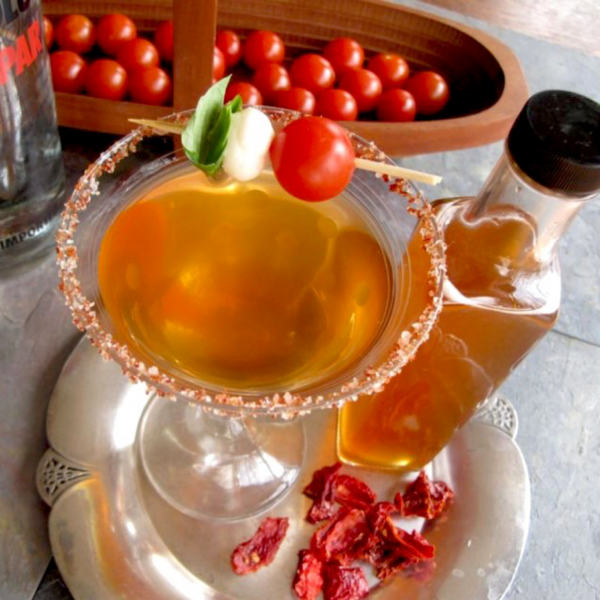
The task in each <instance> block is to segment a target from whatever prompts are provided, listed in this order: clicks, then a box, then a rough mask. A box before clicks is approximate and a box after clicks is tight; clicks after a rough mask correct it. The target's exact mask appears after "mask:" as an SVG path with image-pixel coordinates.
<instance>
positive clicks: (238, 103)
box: [227, 94, 244, 114]
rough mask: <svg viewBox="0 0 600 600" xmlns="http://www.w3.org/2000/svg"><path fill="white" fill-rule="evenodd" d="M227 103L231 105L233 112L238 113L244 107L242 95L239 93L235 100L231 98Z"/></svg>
mask: <svg viewBox="0 0 600 600" xmlns="http://www.w3.org/2000/svg"><path fill="white" fill-rule="evenodd" d="M227 104H230V105H231V112H232V114H233V113H236V112H240V110H242V108H243V107H244V103H243V102H242V97H241V96H240V95H239V94H238V95H237V96H236V97H235V98H234V99H233V100H230V101H229V102H228V103H227Z"/></svg>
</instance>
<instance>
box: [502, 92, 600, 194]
mask: <svg viewBox="0 0 600 600" xmlns="http://www.w3.org/2000/svg"><path fill="white" fill-rule="evenodd" d="M508 149H509V151H510V153H511V155H512V157H513V159H514V161H515V162H516V163H517V165H518V166H519V168H520V169H521V170H522V171H523V172H524V173H525V174H526V175H528V176H529V177H531V179H533V180H534V181H536V182H537V183H539V184H540V185H543V186H544V187H547V188H549V189H551V190H554V191H557V192H562V193H565V194H573V195H578V196H581V195H589V194H593V193H594V192H596V191H598V190H600V104H597V103H596V102H594V101H592V100H590V99H589V98H586V97H584V96H580V95H579V94H574V93H572V92H563V91H559V90H549V91H545V92H540V93H538V94H535V95H534V96H532V97H531V98H529V100H528V101H527V103H526V104H525V106H524V107H523V110H522V111H521V113H520V114H519V116H518V117H517V120H516V121H515V123H514V125H513V126H512V129H511V130H510V133H509V134H508Z"/></svg>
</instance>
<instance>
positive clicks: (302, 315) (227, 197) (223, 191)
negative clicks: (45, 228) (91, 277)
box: [98, 165, 393, 389]
mask: <svg viewBox="0 0 600 600" xmlns="http://www.w3.org/2000/svg"><path fill="white" fill-rule="evenodd" d="M98 275H99V286H100V290H101V295H102V301H103V303H104V305H105V307H106V309H107V310H108V312H109V313H110V316H111V319H112V321H113V323H114V327H115V335H116V336H117V338H118V339H119V340H120V341H121V342H125V343H127V344H128V345H130V346H132V347H134V348H136V351H137V353H139V354H140V355H141V356H145V357H148V360H149V361H151V362H152V363H154V364H159V365H161V366H168V367H169V368H171V369H175V370H176V371H180V372H182V373H184V374H186V375H188V376H192V377H194V378H196V379H199V380H201V381H206V382H209V383H211V384H218V385H222V386H225V387H228V388H238V389H240V388H241V389H261V388H262V389H269V388H286V387H287V388H294V387H296V386H299V385H308V384H310V382H313V381H315V380H319V381H320V380H325V379H327V377H328V376H329V377H335V375H336V373H339V372H340V370H341V369H343V368H345V367H347V366H348V365H350V364H353V362H354V361H356V360H360V359H361V358H362V357H363V356H364V355H365V353H366V352H368V351H369V350H370V349H371V347H372V344H373V343H374V342H375V341H376V340H377V339H378V336H379V334H380V332H381V330H382V328H383V326H384V324H385V322H386V315H387V314H388V308H389V303H390V302H391V298H392V297H393V293H392V280H393V277H392V274H391V272H390V263H389V260H388V258H387V253H386V251H385V250H384V248H383V246H382V245H381V244H380V242H379V239H378V234H377V233H376V232H375V231H372V230H371V228H370V226H369V225H368V223H367V221H366V220H365V219H364V218H363V215H362V213H361V210H360V209H359V208H358V207H355V206H354V205H353V204H352V203H351V202H350V201H348V200H346V199H344V197H343V196H340V197H338V198H335V199H333V200H330V201H327V202H320V203H310V202H303V201H301V200H298V199H297V198H294V197H292V196H290V195H289V194H286V193H285V192H284V190H283V189H282V188H281V187H280V186H279V184H278V183H277V181H276V179H275V177H274V176H273V174H272V173H271V172H267V171H265V172H263V174H262V175H260V176H259V177H258V178H257V179H255V180H252V181H249V182H244V183H243V182H237V181H234V180H227V181H225V182H223V183H218V182H214V181H210V180H209V179H208V178H207V177H206V176H205V175H204V174H203V173H202V172H201V171H198V170H197V169H196V168H195V167H193V166H192V165H189V167H186V169H184V172H183V173H182V174H180V175H176V176H171V177H170V178H169V179H166V180H164V181H162V182H159V183H157V185H156V186H154V187H153V188H152V189H151V190H150V191H148V192H147V193H145V194H144V195H142V197H139V198H137V199H134V200H133V201H132V203H131V204H129V205H128V206H126V207H125V208H124V209H123V210H122V211H121V212H120V213H119V214H118V215H117V216H116V218H115V220H114V221H113V222H112V224H111V225H110V226H109V228H108V229H107V231H106V233H105V235H104V238H103V241H102V245H101V248H100V255H99V263H98Z"/></svg>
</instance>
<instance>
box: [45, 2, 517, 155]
mask: <svg viewBox="0 0 600 600" xmlns="http://www.w3.org/2000/svg"><path fill="white" fill-rule="evenodd" d="M216 4H217V3H216V0H202V1H194V2H191V1H189V0H174V1H173V3H172V4H171V2H170V1H169V0H153V1H152V2H147V3H143V2H139V1H135V0H127V1H123V0H102V1H99V2H90V1H89V0H87V1H86V0H44V12H45V14H47V15H48V16H50V17H51V18H52V17H56V16H58V15H62V14H68V13H75V12H79V13H82V14H87V15H88V16H90V17H91V18H98V17H100V16H102V15H103V14H109V13H112V12H123V13H126V14H128V15H129V16H131V17H132V18H133V19H134V20H135V21H136V23H138V25H139V26H140V29H142V30H144V29H148V30H150V29H152V28H153V27H154V26H155V25H156V23H157V22H158V21H160V20H162V19H167V18H173V19H174V22H175V56H176V60H175V64H174V65H173V73H174V103H173V106H170V107H152V106H145V105H141V104H135V103H132V102H112V101H108V100H99V99H96V98H90V97H86V96H76V95H70V94H60V93H59V94H57V95H56V97H57V112H58V118H59V123H60V124H61V125H66V126H69V127H77V128H81V129H89V130H94V131H104V132H110V133H126V132H127V131H129V130H130V129H131V124H130V123H128V121H127V119H129V118H133V117H138V118H139V117H147V118H157V117H159V116H162V115H166V114H169V113H170V112H173V111H174V110H182V109H186V108H192V107H193V106H194V105H195V103H196V101H197V98H198V96H199V95H200V94H201V93H202V92H203V91H204V89H206V87H207V86H208V85H210V79H211V70H212V45H213V40H214V32H215V28H216V24H217V20H218V26H219V27H220V28H229V29H234V30H236V31H238V32H239V33H240V34H242V35H245V34H247V33H248V32H250V31H251V30H254V29H270V30H273V31H276V32H278V33H279V34H280V35H281V37H282V38H283V39H284V41H285V42H286V45H287V48H288V51H289V55H290V56H294V55H297V54H299V53H301V52H305V51H317V52H320V51H322V49H323V47H324V46H325V44H326V43H327V42H328V41H330V40H332V39H334V38H336V37H352V38H354V39H356V40H357V41H358V42H360V43H361V44H362V45H363V47H364V48H365V50H366V54H367V57H369V56H372V55H374V54H377V53H378V52H382V51H388V52H390V51H391V52H397V53H398V54H400V55H402V56H404V57H405V58H406V59H407V60H408V62H409V64H410V66H411V70H413V71H421V70H434V71H437V72H439V73H440V74H442V75H443V76H444V77H445V78H446V79H447V80H448V82H449V85H450V91H451V99H450V102H449V103H448V105H447V106H446V108H445V109H444V111H443V112H442V113H440V114H439V115H437V116H436V117H435V118H433V119H431V120H419V121H415V122H413V123H381V122H376V121H366V120H360V121H356V122H353V123H349V124H345V125H347V126H348V127H349V128H350V129H352V130H353V131H355V132H356V133H358V134H359V135H362V136H363V137H365V138H366V139H369V140H373V141H374V142H375V143H376V144H377V145H378V146H379V147H380V148H381V149H382V150H384V151H385V152H386V153H388V154H391V155H393V156H408V155H411V154H422V153H427V152H438V151H443V150H454V149H459V148H468V147H473V146H479V145H482V144H487V143H491V142H494V141H497V140H500V139H502V138H504V137H505V136H506V135H507V133H508V130H509V129H510V126H511V125H512V123H513V121H514V120H515V118H516V116H517V114H518V113H519V111H520V110H521V108H522V106H523V104H524V103H525V101H526V100H527V96H528V92H527V84H526V81H525V77H524V75H523V71H522V69H521V66H520V64H519V61H518V59H517V57H516V56H515V55H514V54H513V52H512V51H511V50H510V49H509V48H508V47H506V46H505V45H504V44H503V43H501V42H500V41H498V40H497V39H495V38H494V37H492V36H490V35H487V34H485V33H483V32H481V31H478V30H476V29H473V28H471V27H467V26H465V25H462V24H459V23H454V22H452V21H449V20H446V19H442V18H439V17H437V16H433V15H430V14H427V13H424V12H421V11H417V10H413V9H409V8H405V7H402V6H398V5H396V4H391V3H389V2H383V1H382V0H327V1H324V0H275V1H272V0H244V1H243V2H240V1H239V0H221V2H220V3H219V6H218V12H217V5H216Z"/></svg>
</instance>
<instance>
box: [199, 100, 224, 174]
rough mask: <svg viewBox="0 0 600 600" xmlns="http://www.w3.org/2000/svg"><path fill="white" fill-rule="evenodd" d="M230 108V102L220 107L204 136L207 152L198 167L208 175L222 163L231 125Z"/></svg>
mask: <svg viewBox="0 0 600 600" xmlns="http://www.w3.org/2000/svg"><path fill="white" fill-rule="evenodd" d="M231 108H232V107H231V105H230V104H226V105H225V106H224V107H223V108H222V110H221V114H220V115H219V118H218V119H217V122H216V123H215V125H214V127H213V128H212V129H211V130H210V131H209V133H208V135H207V136H206V146H207V148H208V153H207V155H206V158H205V159H204V161H203V162H202V164H201V165H200V168H201V169H202V170H203V171H204V172H205V173H207V174H208V175H213V174H214V173H215V171H216V170H217V169H218V168H219V167H220V166H221V165H222V164H223V158H224V155H225V147H226V146H227V140H228V138H229V129H230V127H231Z"/></svg>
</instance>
